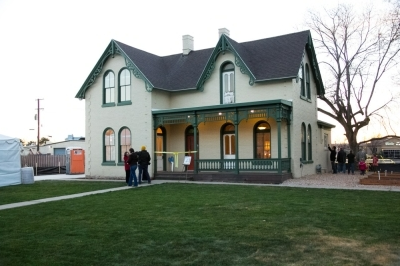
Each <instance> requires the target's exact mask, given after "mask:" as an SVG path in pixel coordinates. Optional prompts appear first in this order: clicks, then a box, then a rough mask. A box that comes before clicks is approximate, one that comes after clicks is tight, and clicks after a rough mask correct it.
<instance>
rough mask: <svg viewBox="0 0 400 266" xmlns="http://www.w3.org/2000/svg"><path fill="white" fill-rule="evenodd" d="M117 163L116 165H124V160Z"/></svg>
mask: <svg viewBox="0 0 400 266" xmlns="http://www.w3.org/2000/svg"><path fill="white" fill-rule="evenodd" d="M117 165H118V166H124V165H125V162H119V163H117Z"/></svg>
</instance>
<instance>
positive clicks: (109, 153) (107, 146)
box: [104, 128, 115, 162]
mask: <svg viewBox="0 0 400 266" xmlns="http://www.w3.org/2000/svg"><path fill="white" fill-rule="evenodd" d="M104 161H105V162H115V134H114V130H112V129H111V128H108V129H106V130H105V132H104Z"/></svg>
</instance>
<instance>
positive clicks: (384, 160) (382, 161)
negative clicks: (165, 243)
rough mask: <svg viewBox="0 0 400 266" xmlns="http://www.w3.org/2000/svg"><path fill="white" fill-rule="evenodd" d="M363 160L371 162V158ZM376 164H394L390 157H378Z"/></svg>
mask: <svg viewBox="0 0 400 266" xmlns="http://www.w3.org/2000/svg"><path fill="white" fill-rule="evenodd" d="M365 162H366V163H369V164H372V159H367V160H365ZM378 164H395V162H394V161H393V160H392V159H378Z"/></svg>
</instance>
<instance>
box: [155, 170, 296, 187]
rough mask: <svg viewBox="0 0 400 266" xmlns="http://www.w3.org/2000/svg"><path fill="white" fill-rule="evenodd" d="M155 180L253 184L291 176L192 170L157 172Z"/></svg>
mask: <svg viewBox="0 0 400 266" xmlns="http://www.w3.org/2000/svg"><path fill="white" fill-rule="evenodd" d="M154 178H155V179H157V180H182V181H183V180H189V181H199V182H202V181H203V182H227V183H255V184H281V183H283V182H284V181H285V180H287V179H291V178H292V174H291V173H284V174H277V173H254V172H251V173H243V172H242V173H240V174H234V173H231V172H213V173H208V172H207V173H204V172H202V173H198V174H194V173H193V172H191V171H189V172H187V175H186V172H158V173H156V174H155V175H154Z"/></svg>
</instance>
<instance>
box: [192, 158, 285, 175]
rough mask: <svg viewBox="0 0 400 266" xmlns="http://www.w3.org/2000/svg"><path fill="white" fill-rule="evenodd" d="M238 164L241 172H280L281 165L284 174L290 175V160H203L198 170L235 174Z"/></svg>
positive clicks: (200, 161) (198, 165)
mask: <svg viewBox="0 0 400 266" xmlns="http://www.w3.org/2000/svg"><path fill="white" fill-rule="evenodd" d="M236 162H238V166H239V171H255V172H278V171H279V164H281V169H282V172H285V173H290V158H285V159H280V160H279V159H239V160H235V159H201V160H197V170H198V171H199V172H202V171H218V172H234V171H235V170H236V167H235V166H236V165H235V164H236Z"/></svg>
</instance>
